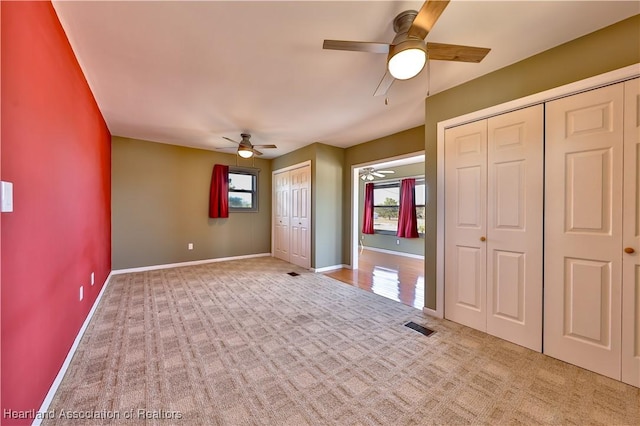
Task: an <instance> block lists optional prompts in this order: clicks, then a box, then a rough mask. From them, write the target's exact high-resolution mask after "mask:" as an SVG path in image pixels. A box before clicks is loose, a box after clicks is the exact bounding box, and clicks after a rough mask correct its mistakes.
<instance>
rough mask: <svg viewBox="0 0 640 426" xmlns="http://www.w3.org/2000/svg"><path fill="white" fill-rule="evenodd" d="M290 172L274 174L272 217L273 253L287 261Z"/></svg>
mask: <svg viewBox="0 0 640 426" xmlns="http://www.w3.org/2000/svg"><path fill="white" fill-rule="evenodd" d="M289 179H290V174H289V172H282V173H278V174H276V175H275V176H274V181H275V182H274V184H275V200H274V201H275V202H274V205H275V217H274V226H273V230H274V235H273V238H274V244H273V246H274V255H275V257H277V258H279V259H282V260H285V261H287V262H289V245H290V244H289V220H290V211H289V210H290V203H291V201H290V199H289V194H290V182H289Z"/></svg>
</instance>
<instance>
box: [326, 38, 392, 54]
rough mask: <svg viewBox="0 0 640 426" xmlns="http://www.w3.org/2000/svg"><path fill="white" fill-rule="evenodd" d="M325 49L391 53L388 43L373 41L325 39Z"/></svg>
mask: <svg viewBox="0 0 640 426" xmlns="http://www.w3.org/2000/svg"><path fill="white" fill-rule="evenodd" d="M322 48H323V49H329V50H349V51H354V52H369V53H389V45H388V44H386V43H373V42H367V41H346V40H325V41H324V43H323V44H322Z"/></svg>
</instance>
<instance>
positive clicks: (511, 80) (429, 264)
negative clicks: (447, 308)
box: [425, 15, 640, 309]
mask: <svg viewBox="0 0 640 426" xmlns="http://www.w3.org/2000/svg"><path fill="white" fill-rule="evenodd" d="M639 62H640V15H636V16H634V17H631V18H629V19H626V20H624V21H621V22H618V23H616V24H614V25H612V26H609V27H606V28H603V29H602V30H599V31H596V32H594V33H591V34H588V35H586V36H584V37H581V38H578V39H576V40H573V41H570V42H568V43H565V44H563V45H561V46H558V47H555V48H553V49H550V50H547V51H545V52H542V53H540V54H538V55H535V56H532V57H530V58H528V59H525V60H523V61H521V62H518V63H515V64H513V65H510V66H508V67H505V68H502V69H500V70H497V71H495V72H493V73H490V74H487V75H485V76H482V77H480V78H477V79H475V80H472V81H469V82H467V83H465V84H462V85H460V86H456V87H454V88H452V89H449V90H446V91H444V92H441V93H438V94H435V95H433V96H431V97H429V98H427V99H426V102H425V105H426V107H425V112H426V121H425V123H426V134H425V137H426V138H425V156H426V160H425V162H426V175H425V178H426V182H427V186H428V188H429V189H428V191H429V201H428V203H427V208H426V213H425V214H426V217H427V222H426V228H427V229H426V238H425V240H426V241H425V242H426V252H425V253H426V254H425V286H426V289H425V305H426V306H427V307H428V308H431V309H435V307H436V232H435V231H436V227H437V226H438V225H439V224H438V223H437V222H436V211H437V206H436V199H437V194H436V191H437V188H436V173H437V164H436V161H437V151H436V144H437V135H436V132H437V124H438V122H440V121H444V120H448V119H450V118H454V117H458V116H460V115H463V114H467V113H470V112H473V111H477V110H480V109H484V108H488V107H491V106H494V105H498V104H501V103H504V102H507V101H512V100H515V99H519V98H522V97H525V96H528V95H532V94H535V93H539V92H542V91H545V90H548V89H552V88H554V87H559V86H562V85H565V84H568V83H572V82H575V81H579V80H582V79H585V78H588V77H592V76H595V75H598V74H603V73H606V72H609V71H613V70H616V69H619V68H623V67H625V66H629V65H633V64H636V63H639Z"/></svg>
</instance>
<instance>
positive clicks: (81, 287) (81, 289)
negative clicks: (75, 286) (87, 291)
mask: <svg viewBox="0 0 640 426" xmlns="http://www.w3.org/2000/svg"><path fill="white" fill-rule="evenodd" d="M82 299H84V287H83V286H80V300H81V301H82Z"/></svg>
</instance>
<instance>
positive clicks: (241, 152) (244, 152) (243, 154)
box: [238, 146, 253, 158]
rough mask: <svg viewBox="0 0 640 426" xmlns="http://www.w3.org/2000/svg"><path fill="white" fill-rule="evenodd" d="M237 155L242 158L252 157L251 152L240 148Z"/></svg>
mask: <svg viewBox="0 0 640 426" xmlns="http://www.w3.org/2000/svg"><path fill="white" fill-rule="evenodd" d="M238 155H239V156H240V157H242V158H251V157H253V151H252V150H250V149H248V148H245V147H242V146H241V147H239V148H238Z"/></svg>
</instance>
